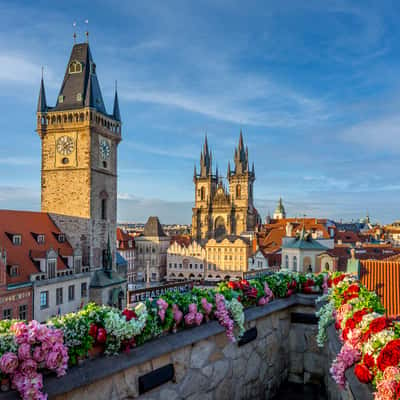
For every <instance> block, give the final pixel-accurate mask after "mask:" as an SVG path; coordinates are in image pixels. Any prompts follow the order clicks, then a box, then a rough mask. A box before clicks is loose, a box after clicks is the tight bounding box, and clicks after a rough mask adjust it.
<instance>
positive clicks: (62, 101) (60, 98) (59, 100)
mask: <svg viewBox="0 0 400 400" xmlns="http://www.w3.org/2000/svg"><path fill="white" fill-rule="evenodd" d="M58 102H59V103H64V96H63V95H61V96H58Z"/></svg>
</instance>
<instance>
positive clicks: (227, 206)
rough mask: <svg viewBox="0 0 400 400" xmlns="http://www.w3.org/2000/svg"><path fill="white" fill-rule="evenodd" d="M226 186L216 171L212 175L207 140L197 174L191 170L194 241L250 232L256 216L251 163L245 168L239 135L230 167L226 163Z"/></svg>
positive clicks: (244, 151) (245, 157)
mask: <svg viewBox="0 0 400 400" xmlns="http://www.w3.org/2000/svg"><path fill="white" fill-rule="evenodd" d="M226 179H227V182H228V185H229V187H228V188H227V187H226V186H224V184H223V183H222V179H221V176H219V174H218V170H216V172H215V173H214V172H213V167H212V153H211V151H210V150H209V148H208V141H207V137H206V139H205V143H204V147H203V150H202V152H201V155H200V173H199V174H198V173H197V169H196V167H195V169H194V175H193V182H194V185H195V205H194V208H193V214H192V237H193V238H194V239H196V240H198V241H199V240H203V239H211V238H215V239H217V240H220V239H222V238H223V237H224V236H225V235H240V234H242V233H243V232H248V231H254V230H255V229H256V227H257V225H258V224H259V223H260V217H259V215H258V212H257V210H256V209H255V207H254V194H253V185H254V181H255V171H254V164H253V166H252V168H251V169H250V168H249V157H248V149H247V147H245V146H244V143H243V135H242V132H240V138H239V145H238V147H237V148H236V149H235V156H234V168H233V170H231V168H230V164H228V171H227V176H226Z"/></svg>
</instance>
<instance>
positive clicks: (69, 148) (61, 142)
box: [56, 136, 74, 156]
mask: <svg viewBox="0 0 400 400" xmlns="http://www.w3.org/2000/svg"><path fill="white" fill-rule="evenodd" d="M56 146H57V152H58V153H60V154H62V155H63V156H68V155H70V154H71V153H72V152H73V151H74V141H73V140H72V138H70V137H69V136H61V137H60V138H58V140H57V143H56Z"/></svg>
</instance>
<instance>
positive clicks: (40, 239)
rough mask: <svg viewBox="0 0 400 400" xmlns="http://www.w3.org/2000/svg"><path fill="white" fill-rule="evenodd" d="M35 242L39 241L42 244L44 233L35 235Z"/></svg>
mask: <svg viewBox="0 0 400 400" xmlns="http://www.w3.org/2000/svg"><path fill="white" fill-rule="evenodd" d="M36 240H37V242H38V243H39V244H44V235H43V234H41V235H37V239H36Z"/></svg>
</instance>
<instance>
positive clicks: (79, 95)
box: [76, 93, 82, 101]
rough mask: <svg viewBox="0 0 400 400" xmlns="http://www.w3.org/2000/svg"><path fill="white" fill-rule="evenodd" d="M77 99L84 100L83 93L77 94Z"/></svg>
mask: <svg viewBox="0 0 400 400" xmlns="http://www.w3.org/2000/svg"><path fill="white" fill-rule="evenodd" d="M76 101H82V93H78V94H77V95H76Z"/></svg>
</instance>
